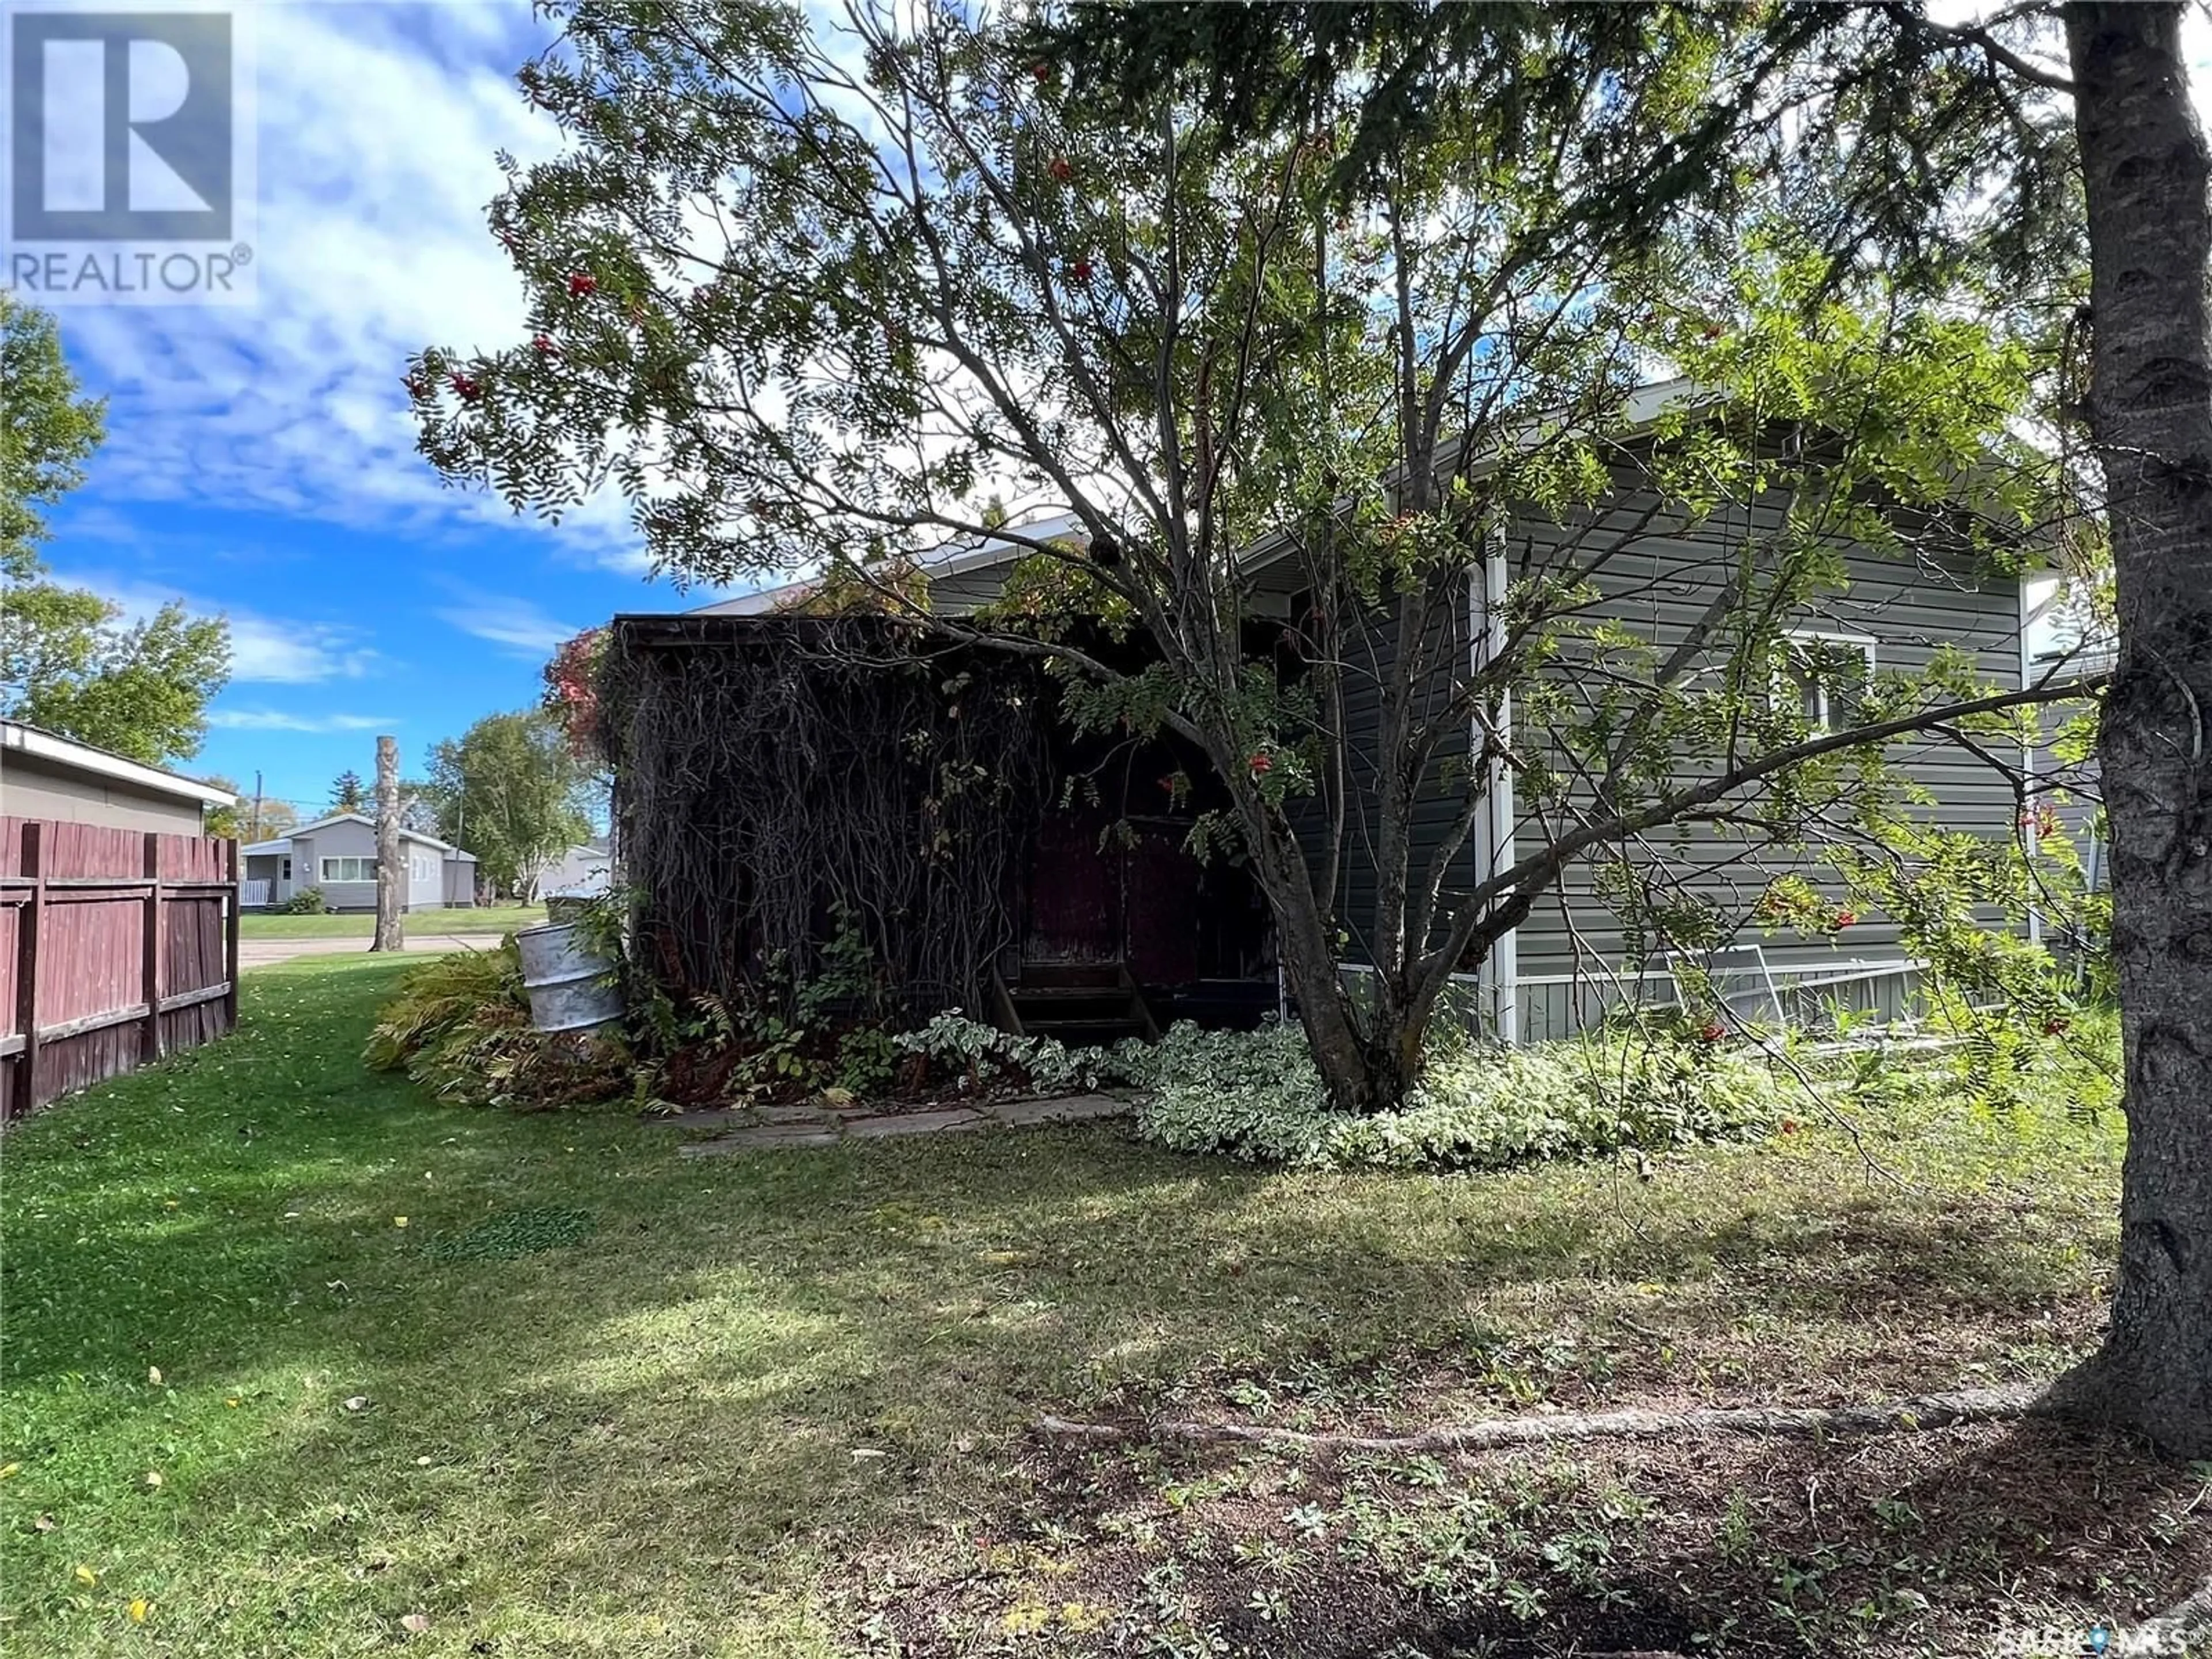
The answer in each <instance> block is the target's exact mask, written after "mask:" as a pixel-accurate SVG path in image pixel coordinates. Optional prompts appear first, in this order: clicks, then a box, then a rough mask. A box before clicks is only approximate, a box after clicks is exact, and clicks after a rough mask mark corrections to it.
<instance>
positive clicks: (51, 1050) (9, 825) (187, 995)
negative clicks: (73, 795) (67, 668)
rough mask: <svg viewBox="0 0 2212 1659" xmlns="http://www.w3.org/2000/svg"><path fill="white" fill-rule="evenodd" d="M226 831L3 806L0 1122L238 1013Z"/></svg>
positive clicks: (230, 845)
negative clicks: (52, 818) (30, 812)
mask: <svg viewBox="0 0 2212 1659" xmlns="http://www.w3.org/2000/svg"><path fill="white" fill-rule="evenodd" d="M237 900H238V852H237V844H236V843H235V842H229V841H216V840H210V839H207V838H204V837H202V836H162V835H149V834H148V833H146V832H144V831H141V830H135V829H108V828H106V827H105V826H103V825H99V824H84V823H48V822H46V821H44V820H39V819H27V818H6V817H0V1122H4V1121H7V1120H9V1119H10V1118H15V1117H20V1116H21V1115H24V1114H26V1113H27V1112H30V1111H33V1110H34V1109H37V1108H38V1107H40V1106H43V1105H45V1104H46V1103H47V1102H49V1101H52V1100H54V1099H57V1098H58V1097H60V1096H62V1095H65V1094H68V1093H70V1091H73V1090H76V1089H81V1088H83V1087H85V1086H86V1085H88V1084H93V1083H97V1082H99V1081H100V1080H101V1079H105V1078H110V1077H114V1076H116V1075H118V1074H119V1073H124V1072H128V1071H131V1070H133V1069H135V1068H136V1067H137V1066H140V1065H142V1064H143V1063H144V1062H145V1061H147V1060H151V1059H155V1058H157V1057H159V1056H160V1055H161V1054H170V1053H174V1052H176V1051H178V1050H179V1049H184V1048H194V1047H197V1045H198V1044H200V1043H202V1042H207V1041H209V1040H210V1039H211V1038H214V1037H217V1036H222V1034H223V1033H224V1032H226V1031H228V1030H230V1029H231V1027H232V1025H233V1024H234V1023H235V1020H236V1018H237V1006H238V1004H237V997H238V903H237Z"/></svg>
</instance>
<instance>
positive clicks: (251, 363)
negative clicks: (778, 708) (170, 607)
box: [46, 0, 709, 808]
mask: <svg viewBox="0 0 2212 1659" xmlns="http://www.w3.org/2000/svg"><path fill="white" fill-rule="evenodd" d="M256 12H257V16H256V19H255V27H256V33H257V36H258V40H257V43H256V46H257V50H256V56H257V58H258V72H257V73H256V75H255V77H254V80H255V87H254V101H255V105H256V110H257V116H258V121H257V125H258V171H259V178H258V189H257V191H256V195H257V197H258V226H257V228H256V244H257V260H256V264H257V267H258V284H259V297H258V302H257V303H256V304H254V305H253V306H252V307H191V308H125V307H69V308H67V309H64V310H63V311H62V312H60V313H58V315H59V320H60V324H61V329H62V336H63V340H64V346H65V348H66V349H67V350H68V352H69V355H70V359H71V361H72V362H73V363H74V364H75V366H76V370H77V372H78V374H79V375H80V376H81V377H82V380H83V381H84V384H85V386H87V388H88V390H90V391H92V392H96V393H100V394H102V395H105V396H106V398H108V400H109V403H108V419H107V431H108V436H107V442H106V446H105V447H104V448H102V449H101V451H100V453H99V454H98V455H97V456H96V457H94V460H93V462H92V465H91V467H90V480H89V482H88V483H87V485H86V486H85V488H84V489H82V490H80V491H78V492H77V493H76V494H75V495H72V496H71V497H70V498H69V500H68V501H67V502H66V503H65V504H64V506H63V507H62V508H61V509H60V510H59V511H58V513H56V514H55V517H54V537H53V539H52V542H51V543H50V544H48V546H47V548H46V557H47V561H48V562H49V563H50V564H51V565H52V567H53V568H54V569H55V570H56V571H57V572H58V574H60V575H61V576H63V577H64V578H66V579H67V580H70V581H73V582H76V583H78V584H81V585H84V586H91V587H94V588H95V589H97V590H99V591H100V592H103V593H106V594H107V595H108V596H110V597H111V598H112V599H115V600H116V601H117V602H118V603H119V604H121V605H124V606H125V608H126V609H128V610H129V611H133V612H143V611H146V610H147V609H149V608H150V607H152V606H154V605H158V604H160V603H161V602H162V601H163V600H165V599H172V598H181V599H184V600H185V601H186V603H187V604H189V605H191V606H192V607H193V608H194V609H196V610H200V611H222V612H224V613H226V614H227V615H228V617H229V618H230V623H231V629H232V637H233V646H234V653H235V659H234V665H233V678H232V680H231V684H230V685H229V686H228V689H226V690H224V691H223V692H222V695H221V696H219V697H218V698H217V699H216V702H215V703H214V704H213V706H212V708H211V709H210V720H211V722H212V729H211V730H210V733H209V736H208V741H207V744H206V746H205V748H204V749H203V750H201V752H200V753H199V755H198V756H197V757H195V758H194V759H193V760H192V761H191V762H190V763H186V766H185V769H188V770H191V771H202V772H205V771H212V772H221V773H224V774H227V775H230V776H232V777H234V778H237V779H239V780H240V781H241V782H243V783H244V784H245V785H246V787H249V788H250V787H252V779H253V774H254V771H255V770H256V769H259V770H260V771H261V772H262V774H263V775H264V786H265V787H266V789H267V792H268V793H270V794H271V795H273V796H276V797H280V798H285V799H292V800H294V801H295V802H296V803H297V804H299V805H302V806H304V807H310V808H312V807H318V806H319V805H321V804H322V802H323V800H324V799H325V794H326V793H327V790H328V786H329V783H330V780H331V777H332V776H333V775H335V774H337V773H338V772H339V771H342V770H343V769H346V768H348V767H351V768H353V769H356V770H357V771H359V772H361V773H362V774H363V775H368V774H369V772H370V771H371V769H372V766H373V762H374V738H375V736H376V734H377V733H378V732H391V733H392V734H393V735H394V736H396V737H397V738H398V739H399V744H400V754H401V763H402V766H403V768H404V769H406V770H408V771H410V773H411V772H413V771H414V770H416V769H417V768H418V767H419V766H420V764H421V763H422V759H423V757H425V755H426V752H427V750H428V747H429V745H430V744H433V743H434V742H435V741H436V740H437V739H438V738H442V737H448V736H453V735H456V734H458V733H459V732H460V731H461V730H462V729H463V728H465V726H467V725H468V724H469V723H470V722H471V720H475V719H476V718H477V716H479V715H481V714H487V713H489V712H492V711H494V710H496V709H501V708H519V707H521V706H523V705H525V704H526V703H529V702H534V701H535V700H536V697H537V695H538V668H539V666H540V665H541V664H542V663H543V662H544V659H545V656H546V654H547V653H548V652H549V651H550V648H551V647H552V646H553V645H554V644H556V642H557V641H559V640H561V639H562V638H564V637H566V636H567V635H570V634H573V633H574V632H575V631H576V630H577V629H580V628H583V627H586V626H588V625H590V624H591V623H597V622H601V621H604V620H605V618H606V617H609V616H610V615H611V614H613V613H614V612H616V611H623V610H655V609H672V608H677V607H679V606H683V605H696V604H699V603H702V602H703V601H704V599H706V598H708V597H709V596H708V595H707V594H704V593H697V594H693V595H689V596H687V595H683V594H679V593H678V592H677V591H676V590H675V589H674V588H673V587H672V586H671V585H670V584H668V583H666V582H665V581H662V582H658V583H655V582H651V581H648V580H647V575H646V573H645V569H644V562H643V560H642V558H641V555H640V552H639V549H638V544H637V541H636V538H635V536H634V535H632V534H631V532H629V527H628V526H627V524H626V523H625V522H624V520H623V514H622V513H621V510H620V507H619V503H617V502H614V501H606V502H602V503H597V504H594V506H593V507H590V508H587V509H586V512H585V513H583V514H582V515H581V516H580V518H579V519H577V520H574V521H572V522H570V523H568V524H567V525H564V526H561V527H559V528H558V529H552V528H548V527H545V526H538V525H536V524H532V523H529V522H526V521H517V520H513V518H511V517H510V516H509V515H508V514H507V513H506V511H505V509H504V508H502V507H500V506H499V504H498V503H496V502H495V501H490V500H489V499H487V498H484V497H482V496H474V495H466V494H462V493H459V492H455V491H451V490H447V489H444V488H443V487H442V486H441V484H440V483H439V482H438V480H437V478H436V477H435V476H434V475H433V474H432V472H431V471H430V470H429V468H428V465H426V464H425V463H423V462H422V460H421V459H420V458H418V457H417V456H416V454H415V453H414V449H413V444H414V428H413V425H412V423H411V422H410V420H409V418H408V416H407V401H406V394H405V392H404V389H403V387H402V386H401V384H400V380H401V375H402V374H403V372H404V367H405V362H406V358H407V356H408V354H409V352H410V351H411V350H414V349H416V348H418V347H421V346H423V345H427V344H430V343H443V344H448V345H454V346H459V347H463V348H468V347H472V346H477V345H486V346H489V345H492V344H496V343H504V342H507V341H508V340H511V339H513V337H515V336H516V335H517V334H518V333H519V332H520V314H521V313H520V291H519V289H518V286H517V284H516V283H515V281H514V279H513V275H512V273H511V272H510V270H509V269H508V267H507V261H506V258H505V257H504V255H503V254H501V252H500V250H499V249H498V248H497V246H495V244H494V243H493V242H492V240H491V239H490V237H489V235H488V234H486V232H485V230H484V228H483V207H484V204H485V203H487V202H488V201H489V199H490V198H491V197H492V196H493V195H494V194H495V192H496V191H497V190H498V188H499V183H500V175H499V171H498V168H497V166H496V164H495V159H494V158H495V152H496V151H497V150H499V149H501V148H502V147H504V148H506V149H509V150H512V151H513V152H515V153H516V154H518V155H520V156H522V157H523V158H525V159H528V158H530V157H532V156H534V155H545V154H549V153H550V151H551V150H552V149H553V148H554V145H555V143H556V139H555V135H554V134H553V132H552V131H551V128H550V125H549V124H548V123H546V122H545V121H544V118H542V117H540V116H538V115H536V114H534V113H533V112H531V111H530V110H529V108H528V107H527V106H526V105H525V104H524V103H523V101H522V100H521V98H520V95H519V94H518V93H517V91H516V89H515V87H514V84H513V71H514V70H515V69H516V68H517V67H519V66H520V64H522V63H523V62H524V61H525V59H526V58H528V57H530V56H531V55H532V54H533V53H534V52H536V51H537V50H538V48H539V47H540V46H542V45H543V44H544V40H545V35H544V27H543V25H542V24H540V23H539V22H538V21H537V20H535V19H533V18H532V15H531V12H530V9H529V6H528V4H527V3H526V0H482V3H474V0H471V3H459V4H441V5H432V6H423V5H408V4H385V3H376V0H352V3H319V4H279V5H264V6H259V7H257V8H256Z"/></svg>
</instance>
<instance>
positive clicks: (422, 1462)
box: [415, 1457, 430, 1469]
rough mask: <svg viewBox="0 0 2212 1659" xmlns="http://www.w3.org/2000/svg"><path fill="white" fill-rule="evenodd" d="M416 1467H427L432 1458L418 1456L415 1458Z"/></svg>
mask: <svg viewBox="0 0 2212 1659" xmlns="http://www.w3.org/2000/svg"><path fill="white" fill-rule="evenodd" d="M415 1467H416V1468H418V1469H427V1468H429V1467H430V1460H429V1459H428V1458H427V1457H418V1458H416V1460H415Z"/></svg>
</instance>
